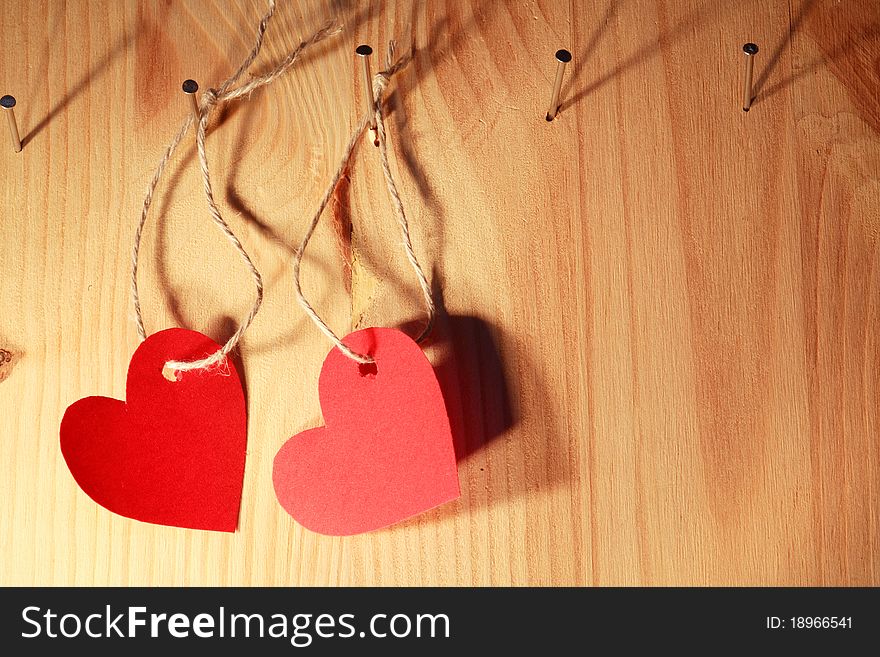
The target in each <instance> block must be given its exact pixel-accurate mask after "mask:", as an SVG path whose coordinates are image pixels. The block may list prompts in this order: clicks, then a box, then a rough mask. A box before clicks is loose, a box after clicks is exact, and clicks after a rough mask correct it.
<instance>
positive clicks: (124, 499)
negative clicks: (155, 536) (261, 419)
mask: <svg viewBox="0 0 880 657" xmlns="http://www.w3.org/2000/svg"><path fill="white" fill-rule="evenodd" d="M219 348H220V346H219V345H218V344H217V343H215V342H214V341H213V340H211V339H210V338H208V337H206V336H204V335H202V334H201V333H198V332H196V331H188V330H186V329H180V328H173V329H167V330H165V331H160V332H159V333H155V334H153V335H151V336H149V337H148V338H147V339H146V340H145V341H144V342H143V343H141V345H140V346H139V347H138V348H137V350H136V351H135V352H134V355H133V356H132V358H131V363H130V365H129V367H128V381H127V384H126V401H119V400H118V399H111V398H109V397H86V398H85V399H80V400H79V401H77V402H76V403H74V404H72V405H71V406H70V407H69V408H68V409H67V411H66V412H65V413H64V418H63V419H62V420H61V453H62V454H63V455H64V460H65V461H66V462H67V467H68V468H70V472H71V474H72V475H73V478H74V479H76V482H77V484H79V486H80V488H82V490H83V491H84V492H85V493H86V494H87V495H88V496H89V497H91V498H92V499H93V500H94V501H95V502H97V503H98V504H100V505H101V506H103V507H104V508H106V509H108V510H110V511H112V512H114V513H118V514H119V515H121V516H125V517H127V518H133V519H135V520H142V521H144V522H151V523H155V524H158V525H170V526H174V527H188V528H192V529H211V530H216V531H226V532H233V531H235V528H236V526H237V524H238V509H239V505H240V503H241V489H242V481H243V478H244V461H245V450H246V447H247V419H246V409H245V401H244V393H243V391H242V387H241V381H240V380H239V378H238V373H237V372H236V370H235V367H234V366H233V364H232V363H231V362H229V360H228V359H227V364H226V367H224V368H223V369H222V371H221V370H220V369H218V368H212V369H207V370H191V371H186V372H177V373H176V379H177V380H175V381H169V380H168V379H166V378H165V376H164V375H163V373H162V368H163V366H164V365H165V363H166V362H167V361H169V360H174V359H176V360H181V359H183V360H187V359H198V358H203V357H205V356H207V355H209V354H212V353H215V352H216V351H217V350H218V349H219Z"/></svg>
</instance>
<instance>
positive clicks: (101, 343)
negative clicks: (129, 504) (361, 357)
mask: <svg viewBox="0 0 880 657" xmlns="http://www.w3.org/2000/svg"><path fill="white" fill-rule="evenodd" d="M0 8H2V11H0V42H2V43H3V44H4V49H5V52H6V53H7V54H6V55H4V57H3V58H2V61H0V84H2V89H0V92H2V93H11V94H13V95H15V96H16V97H17V98H18V101H19V104H18V107H17V108H16V109H17V116H18V121H19V127H20V130H21V133H22V136H23V138H24V142H25V145H24V150H23V152H22V153H19V154H15V153H13V152H12V149H11V148H6V145H7V140H6V139H5V137H6V135H3V138H2V139H0V167H2V176H0V201H2V204H3V215H2V216H3V218H2V220H0V221H2V235H3V257H2V258H0V348H2V349H5V350H7V351H8V352H9V354H11V358H12V360H11V361H10V362H4V363H0V477H2V480H0V482H2V483H0V486H2V500H3V501H2V511H0V568H2V572H0V583H2V584H77V585H91V584H116V585H129V584H131V585H135V584H139V585H159V584H163V585H212V584H238V585H249V584H268V585H308V584H317V585H342V584H381V585H401V584H412V585H419V584H440V585H452V584H457V585H505V584H515V585H527V584H528V585H551V584H552V585H559V584H577V585H614V584H621V585H629V584H651V585H654V584H697V585H720V584H770V585H777V584H778V585H783V584H787V585H811V584H816V585H877V584H878V583H880V575H878V570H880V527H878V525H880V522H878V509H880V499H878V487H880V483H878V481H880V439H878V432H880V413H878V402H880V338H878V335H880V334H878V330H877V329H878V322H880V302H878V299H880V266H878V257H880V98H878V88H880V6H878V4H877V3H876V2H874V1H873V0H845V1H842V2H841V1H838V0H791V1H790V2H789V1H785V0H753V1H751V2H737V3H731V2H723V1H721V0H718V1H705V0H703V1H698V0H619V1H614V0H597V1H596V2H586V1H583V2H581V1H579V0H572V2H568V3H563V2H557V1H555V0H538V1H524V2H513V1H510V2H497V1H489V0H486V1H484V2H481V1H478V0H472V1H470V2H462V1H458V0H456V1H455V2H452V1H450V2H433V1H432V2H424V3H411V2H392V1H388V2H380V1H374V2H363V3H361V2H346V1H345V0H339V1H338V2H335V3H330V4H324V3H319V2H311V1H308V0H302V1H300V0H290V1H282V2H280V10H279V13H278V16H277V19H276V21H275V22H274V23H273V24H272V25H271V27H270V29H269V33H268V36H267V42H266V47H265V51H264V53H263V55H262V56H261V58H260V60H259V61H258V64H257V67H258V68H260V69H261V70H265V69H266V68H267V67H268V66H269V65H270V62H272V61H277V60H278V59H279V58H280V57H282V56H283V54H284V53H285V52H286V51H287V50H288V49H290V48H291V47H292V46H293V44H295V43H296V42H298V41H299V39H300V38H302V37H303V36H305V35H307V34H309V33H310V32H311V31H312V30H314V29H315V28H317V27H318V26H319V25H320V24H321V23H322V22H323V21H324V20H326V19H327V18H328V17H329V16H331V15H333V14H336V15H338V16H339V18H340V20H341V21H342V22H343V23H344V25H345V30H344V32H343V34H342V35H341V36H339V37H336V38H335V39H333V40H331V41H330V42H328V43H326V44H324V45H322V46H321V47H320V48H318V49H317V50H315V51H313V52H311V53H310V54H309V55H308V56H307V57H306V58H305V59H304V60H303V62H302V63H301V65H299V66H297V67H296V68H295V69H294V70H293V71H292V72H291V73H290V74H289V75H287V76H285V77H284V78H283V79H281V80H280V81H278V82H277V84H275V85H274V86H272V87H270V88H268V89H266V90H264V91H261V92H258V93H257V94H256V95H255V96H254V97H253V99H252V100H251V101H250V102H247V103H240V104H238V105H235V106H232V107H230V109H229V110H228V111H227V112H225V113H224V116H223V117H221V118H220V120H218V121H217V122H216V124H215V126H214V127H213V128H212V131H211V133H210V136H209V140H208V148H209V156H210V158H211V163H212V166H213V168H214V172H215V176H216V180H215V186H216V189H217V196H218V198H219V199H220V200H221V201H222V203H223V209H224V211H225V212H226V215H227V217H228V219H229V221H230V223H231V225H232V227H233V229H234V230H235V231H236V232H237V233H238V235H239V236H240V237H241V239H242V242H243V243H244V245H245V247H246V248H247V249H248V250H249V252H250V253H251V254H252V255H253V257H254V259H255V262H256V264H257V266H258V267H259V269H260V270H261V271H262V272H263V274H264V277H265V279H266V285H267V288H266V301H265V304H264V306H263V309H262V311H261V313H260V314H259V315H258V316H257V319H256V321H255V323H254V324H253V326H252V328H251V330H250V331H249V332H248V333H247V334H246V335H245V337H244V340H243V342H242V343H241V348H240V359H241V367H240V371H242V372H243V375H244V379H245V383H246V392H247V397H248V407H249V414H250V426H249V448H248V456H247V467H246V475H245V483H244V496H243V501H242V507H241V516H240V525H239V531H238V532H237V533H235V534H234V535H221V534H214V533H209V532H196V531H187V530H182V529H173V528H168V527H157V526H151V525H146V524H141V523H137V522H133V521H130V520H127V519H125V518H121V517H117V516H114V515H113V514H111V513H109V512H107V511H105V510H104V509H102V508H99V507H98V506H96V505H95V504H94V503H92V502H91V501H90V500H89V499H88V498H87V497H86V496H85V495H84V494H83V493H82V492H81V491H80V490H79V489H78V488H77V486H76V484H75V483H74V481H73V479H72V477H71V476H70V474H69V472H68V471H67V468H66V466H65V464H64V461H63V459H62V457H61V454H60V451H59V449H58V426H59V422H60V418H61V415H62V413H63V411H64V409H65V408H66V406H67V405H69V404H70V403H72V402H73V401H75V400H76V399H78V398H80V397H83V396H86V395H90V394H103V395H108V396H115V397H118V398H121V397H123V395H124V392H125V391H124V387H125V374H126V368H127V365H128V360H129V357H130V355H131V353H132V351H133V350H134V349H135V347H136V345H137V336H136V332H135V326H134V322H133V321H132V310H131V301H130V295H129V286H128V272H129V252H130V246H131V240H132V237H133V231H134V227H135V224H136V220H137V216H138V213H139V210H140V205H141V203H142V200H143V197H142V194H143V191H144V189H145V187H146V182H147V180H148V179H149V177H150V176H151V175H152V171H153V168H154V166H155V163H156V161H157V160H158V158H159V156H160V153H161V151H162V149H163V147H164V144H165V143H166V141H167V140H168V139H169V138H170V136H171V135H172V134H173V131H174V130H175V129H176V126H177V124H178V122H179V121H180V119H181V118H182V117H183V116H184V114H185V112H187V111H189V108H188V106H187V104H186V99H185V98H184V97H183V95H182V94H181V93H180V91H179V87H180V82H181V81H182V80H183V79H184V78H186V77H192V78H194V79H197V80H199V81H200V82H202V85H203V86H209V85H211V84H214V83H216V82H217V81H219V80H221V79H222V78H224V77H225V76H226V75H228V73H229V72H230V71H231V70H232V69H233V67H234V66H235V65H237V63H238V61H240V59H241V58H242V57H243V56H244V54H245V53H246V51H247V48H248V47H249V45H250V43H251V39H252V35H253V30H254V27H255V25H256V21H257V20H258V18H259V16H260V14H261V13H262V11H263V3H262V2H261V1H260V0H236V1H235V2H226V1H223V2H220V1H219V0H213V1H212V0H192V1H189V2H184V1H177V0H175V1H162V2H158V1H157V2H148V1H146V0H143V1H140V2H137V1H134V0H127V1H124V2H113V1H110V0H104V1H102V2H93V1H87V0H69V1H68V2H66V3H59V2H52V1H50V0H42V1H38V2H21V1H19V0H2V1H0ZM390 38H394V39H396V40H397V41H398V42H399V43H400V44H401V46H402V47H406V46H408V45H411V44H412V45H414V47H415V58H414V61H413V62H412V64H411V65H410V66H409V67H408V68H407V69H406V70H404V71H403V72H402V73H401V74H400V75H399V76H398V77H397V78H396V79H395V80H394V81H393V82H392V85H391V89H390V91H391V93H390V96H389V98H388V105H389V111H390V116H389V121H388V127H389V132H390V136H391V139H392V140H393V144H394V153H393V166H394V169H395V171H396V173H397V174H398V177H399V181H400V186H401V191H402V194H403V197H404V200H405V202H406V206H407V209H408V213H409V217H410V220H411V223H412V231H413V236H414V240H415V245H416V251H417V253H418V255H419V256H420V257H421V258H422V259H423V262H424V263H425V265H426V267H427V268H429V269H430V270H431V271H432V272H433V280H434V283H435V287H436V289H437V294H438V299H439V300H441V301H442V306H443V309H444V312H443V313H442V315H441V317H440V320H439V322H438V326H437V328H436V330H435V332H434V334H433V337H432V340H431V343H430V345H429V346H428V347H427V349H426V351H427V353H428V355H429V357H430V358H431V360H432V362H433V363H434V364H435V366H436V367H437V371H438V374H439V378H440V380H441V383H442V385H443V388H444V393H445V394H446V396H447V403H448V406H449V411H450V417H451V420H452V426H453V431H454V433H455V435H456V447H457V453H458V455H459V460H460V478H461V484H462V491H463V495H462V498H461V499H460V500H459V501H458V502H456V503H452V504H448V505H446V506H444V507H442V508H440V509H438V510H436V511H433V512H431V513H427V514H425V515H423V516H421V517H418V518H416V519H414V520H411V521H409V522H406V523H404V524H402V525H400V526H396V527H394V528H392V529H388V530H384V531H380V532H376V533H374V534H370V535H365V536H359V537H353V538H327V537H322V536H317V535H315V534H312V533H310V532H308V531H305V530H303V529H302V528H301V527H299V526H298V525H297V524H296V523H295V522H294V521H293V520H291V519H290V518H289V517H288V516H287V515H286V514H285V513H284V511H283V510H282V509H281V507H280V506H279V505H278V504H277V503H276V500H275V497H274V493H273V490H272V483H271V466H272V459H273V457H274V455H275V453H276V451H277V450H278V448H279V447H280V446H281V445H282V444H283V443H284V441H286V440H287V439H288V438H289V437H290V436H291V435H293V434H294V433H297V432H299V431H302V430H303V429H306V428H309V427H313V426H317V425H319V424H321V410H320V407H319V404H318V398H317V384H316V382H317V376H318V373H319V371H320V367H321V364H322V362H323V358H324V356H325V354H326V353H327V351H328V349H329V345H328V343H327V341H326V339H325V338H324V337H323V336H322V335H321V334H320V333H319V332H318V331H317V330H316V329H315V328H314V327H313V326H312V325H311V324H310V322H309V321H308V320H307V319H306V318H305V315H304V314H303V313H302V312H301V310H300V308H299V306H298V305H297V304H296V302H295V299H294V295H293V286H292V280H291V255H292V253H293V250H294V249H295V247H296V245H297V244H298V242H299V240H300V238H301V236H302V232H303V230H304V227H305V222H306V221H307V218H308V216H309V215H310V213H311V212H312V211H313V209H314V208H315V206H316V204H317V201H318V199H319V197H320V195H321V193H322V191H323V188H324V185H325V184H326V181H327V180H328V179H329V177H330V175H331V174H332V172H333V170H334V169H335V167H336V166H337V161H338V159H339V157H340V155H341V152H342V149H343V148H344V144H345V142H346V140H347V139H348V136H349V133H350V130H351V128H352V127H353V126H354V124H355V123H356V121H357V118H358V115H359V113H360V112H361V107H360V103H359V99H360V95H359V94H358V91H359V87H358V85H359V78H358V73H357V70H356V69H355V67H354V60H353V57H352V52H353V49H354V46H355V45H356V44H358V43H362V42H367V43H371V44H373V46H374V49H375V50H376V52H377V54H381V53H382V52H383V51H384V46H383V45H382V44H384V43H386V42H387V40H388V39H390ZM746 41H754V42H756V43H758V44H759V45H760V46H761V52H760V54H759V55H758V59H757V63H756V84H757V88H758V89H757V90H758V94H757V99H756V101H755V104H754V105H753V108H752V110H751V111H750V112H749V113H748V114H745V113H743V112H742V111H741V110H740V109H739V100H740V98H739V94H740V84H741V78H740V76H741V74H742V69H741V67H742V55H741V52H740V48H741V46H742V44H743V43H744V42H746ZM559 47H568V48H569V49H570V50H571V51H572V53H573V55H574V60H573V63H572V64H571V65H570V67H569V68H570V70H569V72H568V74H567V77H566V82H565V85H564V87H563V99H564V102H563V106H562V111H561V112H560V114H559V116H558V118H557V120H555V121H553V122H552V123H548V122H546V121H545V120H544V112H545V111H546V107H545V105H546V103H547V101H548V100H549V94H550V85H551V83H552V76H553V74H554V66H555V63H554V61H553V58H552V54H553V52H554V51H555V50H556V49H557V48H559ZM375 59H376V60H377V61H376V63H377V64H378V59H379V58H375ZM4 131H5V127H4ZM193 164H194V163H193V148H192V144H190V145H189V147H188V148H187V149H186V150H185V152H184V153H183V154H182V155H181V156H180V157H179V158H178V159H177V160H176V162H175V164H174V165H173V166H172V167H171V171H170V172H169V174H168V178H166V180H165V181H164V182H163V183H162V185H161V187H160V190H159V195H158V197H157V198H158V201H157V203H156V212H155V213H154V214H153V215H152V217H151V219H150V222H149V224H148V227H147V230H146V234H145V242H144V249H143V251H142V254H143V255H142V263H143V273H142V276H141V289H142V292H141V300H142V305H143V308H144V315H145V322H146V326H147V330H148V332H153V331H156V330H159V329H161V328H165V327H168V326H183V327H187V328H193V329H197V330H201V331H203V332H205V333H207V334H208V335H210V336H211V337H213V338H214V339H216V340H218V341H222V340H225V339H226V338H227V337H228V336H229V335H230V334H231V331H233V330H234V326H235V322H236V321H237V319H238V318H240V317H242V316H243V315H244V314H245V313H246V312H247V309H248V308H249V304H250V302H251V299H252V294H253V290H252V289H251V283H250V279H249V276H248V274H247V272H246V271H245V269H244V268H243V267H242V266H241V263H240V262H239V261H238V259H237V256H236V254H235V253H234V252H233V251H232V249H231V248H230V247H229V245H228V244H227V243H226V242H225V241H224V238H223V237H222V235H220V234H219V232H218V231H217V230H216V229H215V228H214V227H213V226H212V225H211V223H210V219H209V216H208V214H207V211H206V208H205V205H204V201H203V198H202V195H201V191H200V183H199V179H198V177H197V175H196V171H195V168H194V166H193ZM325 220H326V221H325V223H323V224H322V226H321V227H320V228H319V229H318V231H317V232H316V234H315V238H314V239H313V242H312V245H311V246H310V250H309V252H308V254H307V257H306V259H305V261H304V265H303V276H304V285H305V290H306V292H307V294H308V295H309V297H310V298H311V299H312V300H313V301H314V303H315V305H316V307H317V308H319V310H320V312H321V313H322V314H323V315H324V316H325V317H326V318H327V320H328V321H329V323H330V324H331V326H333V327H334V328H335V329H336V330H338V331H340V332H345V331H347V330H349V329H350V328H352V327H355V326H368V325H382V326H397V325H402V326H406V325H409V323H411V322H420V321H422V319H423V309H422V308H421V306H420V296H419V291H418V286H417V284H416V281H415V279H414V277H413V275H412V272H411V271H409V270H408V269H407V265H406V261H405V259H404V257H403V254H402V250H401V248H400V244H399V237H398V235H397V233H396V227H395V223H394V218H393V214H392V212H391V208H390V205H389V202H388V199H387V197H386V194H385V191H384V183H383V181H382V177H381V170H380V167H379V164H378V158H377V154H376V152H375V150H374V149H373V148H372V147H371V146H369V145H368V144H365V145H362V146H361V147H359V149H358V151H357V154H356V158H355V161H354V162H353V164H352V166H351V168H350V170H349V172H348V177H347V179H346V181H345V185H344V188H343V189H341V190H340V192H339V193H338V194H337V196H336V198H335V200H334V203H333V206H332V207H331V208H330V210H328V215H327V217H326V218H325ZM4 360H5V358H4Z"/></svg>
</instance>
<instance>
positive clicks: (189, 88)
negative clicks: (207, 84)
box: [183, 80, 199, 126]
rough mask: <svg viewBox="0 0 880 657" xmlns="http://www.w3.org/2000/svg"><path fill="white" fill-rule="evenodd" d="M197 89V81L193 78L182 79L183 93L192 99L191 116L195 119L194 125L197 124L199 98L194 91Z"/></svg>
mask: <svg viewBox="0 0 880 657" xmlns="http://www.w3.org/2000/svg"><path fill="white" fill-rule="evenodd" d="M198 90H199V83H198V82H196V81H195V80H184V81H183V93H185V94H186V95H187V96H189V97H190V100H192V110H193V116H194V117H195V119H196V126H198V124H199V99H198V96H196V93H197V92H198Z"/></svg>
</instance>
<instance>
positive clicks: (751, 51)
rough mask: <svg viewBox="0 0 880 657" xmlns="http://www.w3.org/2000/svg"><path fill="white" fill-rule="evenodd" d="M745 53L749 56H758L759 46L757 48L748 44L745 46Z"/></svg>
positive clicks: (752, 44)
mask: <svg viewBox="0 0 880 657" xmlns="http://www.w3.org/2000/svg"><path fill="white" fill-rule="evenodd" d="M743 52H744V53H745V54H747V55H757V54H758V46H756V45H755V44H754V43H747V44H746V45H744V46H743Z"/></svg>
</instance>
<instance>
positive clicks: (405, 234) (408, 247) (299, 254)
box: [293, 41, 436, 363]
mask: <svg viewBox="0 0 880 657" xmlns="http://www.w3.org/2000/svg"><path fill="white" fill-rule="evenodd" d="M393 59H394V41H391V42H389V44H388V55H387V58H386V61H385V70H383V71H380V72H378V73H376V75H374V76H373V99H374V103H373V107H372V110H371V111H370V112H368V113H367V114H366V115H364V117H363V118H362V119H361V121H360V123H358V125H357V127H356V128H355V130H354V132H353V133H352V135H351V138H350V139H349V141H348V144H347V146H346V148H345V151H344V153H343V155H342V160H341V162H340V163H339V168H338V169H337V170H336V173H335V174H334V175H333V178H332V179H331V181H330V184H329V186H328V187H327V189H326V191H325V192H324V196H322V197H321V202H320V204H319V205H318V209H317V211H316V212H315V214H314V215H313V216H312V220H311V222H310V223H309V227H308V229H307V230H306V233H305V235H304V237H303V240H302V243H301V244H300V246H299V248H298V249H297V251H296V253H295V254H294V258H293V283H294V288H295V290H296V296H297V299H298V300H299V302H300V305H301V306H302V307H303V310H305V312H306V314H307V315H308V316H309V317H310V318H311V319H312V321H313V322H314V323H315V325H316V326H317V327H318V328H319V329H320V330H321V332H322V333H324V335H326V336H327V337H328V338H329V339H330V341H331V342H333V344H334V345H336V347H337V348H338V349H339V351H341V352H342V353H343V354H345V355H346V356H348V357H349V358H351V359H352V360H354V361H357V362H358V363H372V362H374V360H373V358H372V357H371V356H370V355H369V354H359V353H357V352H356V351H354V350H353V349H351V348H350V347H348V346H347V345H346V344H345V343H344V342H343V341H342V340H341V339H340V338H339V337H338V336H337V335H336V334H335V333H334V332H333V330H332V329H331V328H330V327H329V326H328V325H327V323H326V322H325V321H324V320H323V319H321V317H320V316H319V315H318V313H317V312H316V311H315V309H314V308H313V307H312V305H311V304H310V303H309V302H308V300H306V298H305V296H304V295H303V292H302V286H301V284H300V264H301V263H302V258H303V254H304V253H305V250H306V247H307V246H308V244H309V240H310V239H311V238H312V233H314V232H315V228H316V227H317V225H318V222H319V221H320V219H321V215H322V213H323V212H324V209H325V208H326V207H327V204H328V203H329V202H330V199H331V197H332V196H333V192H334V191H335V190H336V186H337V185H338V184H339V181H340V179H341V178H342V174H343V172H344V171H345V169H346V167H347V166H348V162H349V160H350V159H351V156H352V153H353V152H354V149H355V146H356V145H357V142H358V140H359V139H360V138H361V136H362V135H363V133H364V131H365V130H366V129H367V126H368V125H370V124H371V123H372V122H373V121H374V120H375V123H376V135H377V139H378V144H379V160H380V162H381V164H382V173H383V175H384V177H385V183H386V186H387V188H388V197H389V199H390V200H391V205H392V207H393V208H394V214H395V217H396V219H397V223H398V226H399V227H400V235H401V238H402V242H403V247H404V251H405V252H406V257H407V260H409V263H410V265H411V266H412V269H413V271H414V272H415V274H416V278H417V279H418V281H419V287H420V288H421V290H422V296H423V297H424V301H425V307H426V311H427V315H428V318H427V321H426V323H425V328H424V329H423V330H422V332H421V334H420V335H419V336H418V337H417V338H416V342H422V341H423V340H424V339H425V338H426V337H427V336H428V334H429V333H430V332H431V329H432V328H433V326H434V317H435V315H436V307H435V305H434V297H433V295H432V294H431V286H430V284H429V283H428V278H427V276H425V272H424V271H423V270H422V267H421V265H420V264H419V261H418V258H417V257H416V254H415V252H414V251H413V246H412V239H411V238H410V233H409V223H408V221H407V218H406V213H405V212H404V209H403V201H402V200H401V198H400V193H399V192H398V191H397V184H396V183H395V182H394V176H393V175H392V174H391V165H390V163H389V161H388V136H387V133H386V131H385V117H384V111H383V109H382V100H383V95H384V92H385V89H386V88H387V86H388V84H389V82H390V81H391V78H392V76H394V74H395V73H397V72H398V71H400V70H401V69H402V68H403V67H404V66H406V65H407V64H408V63H409V62H410V60H411V59H412V53H407V54H406V55H405V56H403V57H401V58H400V59H398V60H397V61H396V62H394V61H393Z"/></svg>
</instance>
